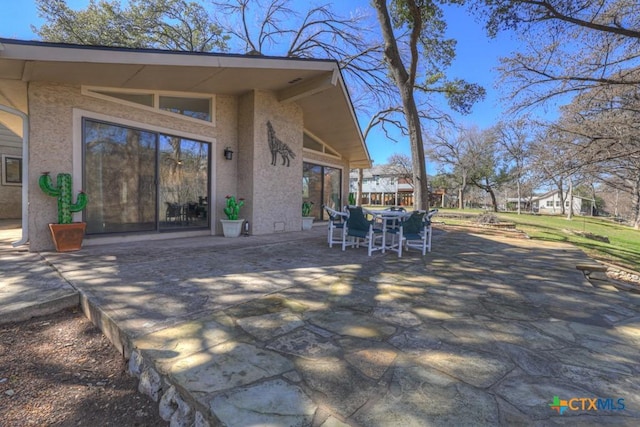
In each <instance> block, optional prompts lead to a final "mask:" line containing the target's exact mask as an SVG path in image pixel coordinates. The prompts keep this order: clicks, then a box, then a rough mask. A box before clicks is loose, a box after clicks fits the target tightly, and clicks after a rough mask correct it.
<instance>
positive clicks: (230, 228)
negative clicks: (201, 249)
mask: <svg viewBox="0 0 640 427" xmlns="http://www.w3.org/2000/svg"><path fill="white" fill-rule="evenodd" d="M220 222H221V223H222V234H224V237H238V236H239V235H240V233H241V232H242V224H243V223H244V219H221V220H220Z"/></svg>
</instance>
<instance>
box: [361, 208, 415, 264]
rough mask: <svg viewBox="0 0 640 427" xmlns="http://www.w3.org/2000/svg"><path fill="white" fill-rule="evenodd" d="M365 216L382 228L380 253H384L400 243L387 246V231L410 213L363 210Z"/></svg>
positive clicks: (387, 210)
mask: <svg viewBox="0 0 640 427" xmlns="http://www.w3.org/2000/svg"><path fill="white" fill-rule="evenodd" d="M364 213H365V214H369V215H371V216H372V217H373V218H374V221H377V222H378V223H379V224H380V226H381V227H382V253H384V252H385V251H386V250H387V249H389V250H392V249H394V248H395V247H396V246H398V245H401V244H402V242H397V243H395V242H394V243H393V244H387V231H388V230H389V229H393V228H395V227H396V226H397V223H398V220H401V219H405V218H407V217H409V216H411V212H406V211H400V210H389V209H385V210H369V209H366V210H364Z"/></svg>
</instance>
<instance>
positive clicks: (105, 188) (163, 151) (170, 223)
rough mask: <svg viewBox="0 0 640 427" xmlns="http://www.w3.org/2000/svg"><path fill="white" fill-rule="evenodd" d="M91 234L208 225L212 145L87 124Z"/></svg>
mask: <svg viewBox="0 0 640 427" xmlns="http://www.w3.org/2000/svg"><path fill="white" fill-rule="evenodd" d="M83 147H84V180H85V182H84V188H85V190H86V192H87V194H88V196H89V199H90V200H89V203H88V204H87V207H86V209H85V221H86V223H87V234H105V233H123V232H152V231H159V230H174V229H184V228H185V227H189V228H194V227H196V228H206V227H208V226H209V223H208V218H207V217H208V215H207V209H208V207H207V194H208V189H209V179H210V178H209V177H210V172H209V150H210V148H209V144H207V143H204V142H200V141H191V140H186V139H183V138H179V137H176V136H170V135H165V134H162V133H158V132H151V131H147V130H143V129H136V128H132V127H126V126H121V125H117V124H112V123H104V122H99V121H95V120H90V119H85V120H84V121H83Z"/></svg>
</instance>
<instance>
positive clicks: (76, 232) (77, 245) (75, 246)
mask: <svg viewBox="0 0 640 427" xmlns="http://www.w3.org/2000/svg"><path fill="white" fill-rule="evenodd" d="M86 228H87V224H86V223H84V222H74V223H72V224H49V229H50V230H51V237H52V238H53V244H54V245H55V246H56V250H57V251H58V252H71V251H77V250H80V249H81V248H82V240H83V239H84V231H85V229H86Z"/></svg>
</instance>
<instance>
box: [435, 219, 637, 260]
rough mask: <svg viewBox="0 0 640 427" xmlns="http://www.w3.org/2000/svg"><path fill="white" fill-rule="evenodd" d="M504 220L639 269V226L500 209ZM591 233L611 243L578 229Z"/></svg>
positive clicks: (535, 235) (537, 235) (533, 234)
mask: <svg viewBox="0 0 640 427" xmlns="http://www.w3.org/2000/svg"><path fill="white" fill-rule="evenodd" d="M442 212H443V213H445V212H446V213H449V214H455V213H459V212H463V213H467V214H469V213H474V214H479V213H481V212H482V211H478V210H464V211H459V210H457V209H444V210H442ZM498 217H499V218H500V220H501V221H509V222H514V223H516V228H517V229H518V230H522V231H524V232H525V233H527V234H528V235H529V237H531V238H532V239H539V240H548V241H556V242H567V243H571V244H573V245H575V246H577V247H579V248H580V249H582V250H583V251H584V252H585V253H587V254H588V255H589V256H590V257H592V258H594V259H597V260H602V261H606V262H610V263H612V264H616V265H620V266H623V267H627V268H630V269H633V270H636V271H638V270H640V230H634V229H633V228H631V227H627V226H624V225H619V224H616V223H613V222H611V221H608V220H605V219H601V218H598V217H583V216H575V217H573V219H571V220H567V219H566V217H563V216H550V215H531V214H521V215H518V214H516V213H499V214H498ZM443 219H444V218H443ZM444 221H445V223H454V222H457V223H461V222H463V221H462V220H455V221H454V220H450V219H449V218H446V219H444ZM576 232H577V233H590V234H591V235H595V236H596V237H597V236H602V237H606V238H607V239H609V243H606V242H602V241H599V240H596V239H594V238H589V237H585V236H581V235H580V234H577V233H576Z"/></svg>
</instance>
